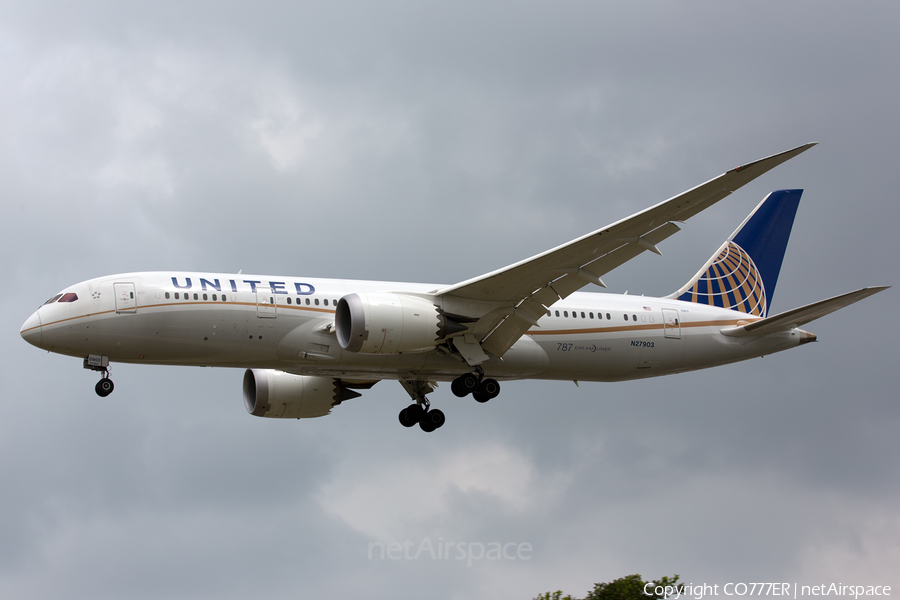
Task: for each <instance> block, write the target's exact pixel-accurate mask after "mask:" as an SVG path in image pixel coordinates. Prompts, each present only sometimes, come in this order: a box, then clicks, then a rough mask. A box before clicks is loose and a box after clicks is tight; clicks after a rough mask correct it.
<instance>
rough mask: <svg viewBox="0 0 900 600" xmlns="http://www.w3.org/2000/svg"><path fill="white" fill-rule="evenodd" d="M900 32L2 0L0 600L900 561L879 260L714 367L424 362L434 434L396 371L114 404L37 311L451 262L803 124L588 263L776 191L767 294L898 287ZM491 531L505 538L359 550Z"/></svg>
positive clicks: (687, 5) (164, 374) (727, 574)
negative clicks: (793, 341) (839, 306)
mask: <svg viewBox="0 0 900 600" xmlns="http://www.w3.org/2000/svg"><path fill="white" fill-rule="evenodd" d="M898 31H900V8H898V5H897V3H896V2H877V1H873V2H865V3H838V2H807V1H794V2H789V3H786V2H752V3H751V2H729V3H722V2H714V1H697V2H667V3H624V2H620V3H617V4H613V3H605V2H563V3H560V2H541V1H536V2H488V3H485V2H461V1H457V2H445V3H435V2H405V1H402V0H396V1H385V2H364V1H361V0H346V1H343V0H337V1H332V2H327V3H325V2H322V3H317V4H313V3H308V2H277V1H272V2H254V3H249V2H247V3H237V2H224V1H196V2H178V3H175V2H128V3H121V2H107V1H102V0H97V1H86V2H78V3H71V2H42V1H36V2H30V3H22V2H12V1H3V2H0V210H2V216H3V224H4V225H5V227H4V234H3V236H2V237H0V248H2V251H3V256H4V257H5V260H4V261H3V265H2V267H0V269H2V271H0V272H2V275H3V282H4V287H5V289H6V293H4V294H3V295H2V300H0V302H2V313H0V314H2V319H3V326H2V331H3V333H4V335H3V336H2V338H0V348H2V357H3V360H2V365H0V373H2V383H3V393H2V396H0V397H2V400H0V402H2V406H0V409H2V415H3V416H2V418H0V594H2V595H3V596H4V597H8V598H25V599H28V598H85V599H87V598H90V599H98V598H160V597H164V598H185V599H194V598H217V599H230V598H235V599H237V598H240V599H245V598H300V597H306V598H310V597H321V596H328V597H339V598H340V597H363V598H391V599H418V598H458V599H462V598H466V599H468V598H509V599H525V600H527V599H530V598H532V597H533V596H535V595H537V594H538V593H541V592H544V591H547V590H556V589H562V590H564V591H566V592H569V593H573V594H577V595H579V596H581V595H583V594H584V593H585V592H586V591H587V590H588V589H590V588H591V587H592V585H593V583H594V582H598V581H609V580H611V579H614V578H617V577H621V576H624V575H626V574H629V573H641V574H643V575H644V576H645V577H646V578H658V577H660V576H662V575H666V574H668V575H671V574H673V573H679V574H681V576H682V580H683V581H685V582H693V583H710V584H720V585H721V584H725V583H728V582H740V581H786V582H797V583H799V584H801V585H804V584H806V585H817V584H820V583H826V584H827V583H831V582H835V583H844V584H850V583H852V584H860V585H893V586H895V590H900V575H898V574H897V573H898V569H897V565H898V564H900V439H898V436H897V431H898V428H900V403H898V400H897V385H898V369H897V359H896V356H897V352H896V349H895V347H894V340H897V339H898V338H900V330H898V329H900V328H898V326H897V321H898V316H900V315H898V313H897V310H896V308H897V306H898V302H897V295H896V294H897V289H896V288H894V289H892V290H889V291H888V292H885V293H882V294H879V295H877V296H875V297H873V298H870V299H868V300H866V301H864V302H862V303H860V304H857V305H854V306H853V307H851V308H848V309H846V310H844V311H841V312H839V313H836V314H834V315H831V316H829V317H826V318H825V319H822V320H821V321H818V322H816V323H814V324H812V325H810V326H809V327H808V329H810V330H812V331H814V332H815V333H817V334H818V335H819V343H817V344H811V345H806V346H804V347H802V348H799V349H796V350H793V351H790V352H787V353H784V354H781V355H776V356H770V357H767V358H764V359H757V360H754V361H750V362H747V363H743V364H739V365H733V366H728V367H723V368H719V369H716V370H712V371H706V372H697V373H691V374H684V375H678V376H674V377H669V378H663V379H659V380H650V381H643V382H631V383H622V384H582V385H581V386H580V387H575V385H573V384H572V383H571V382H568V383H566V382H538V383H534V382H517V383H508V384H505V385H504V390H503V393H502V394H501V396H500V397H499V398H497V399H496V400H494V401H492V402H489V403H488V404H486V405H479V404H477V403H475V402H473V401H471V398H468V399H465V400H460V399H457V398H456V397H454V396H452V394H451V393H450V391H449V389H448V388H449V386H443V387H442V388H441V389H440V390H438V392H437V393H435V394H434V395H433V396H432V401H433V402H434V403H435V405H437V406H439V407H441V408H442V409H443V410H444V411H445V412H446V413H447V418H448V420H447V424H446V426H445V427H444V428H442V429H441V430H440V431H438V432H436V433H433V434H430V435H426V434H424V433H422V432H421V431H418V430H405V429H403V428H402V427H400V425H399V424H398V422H397V413H398V411H399V410H400V409H401V408H403V407H404V406H405V405H406V404H407V403H408V397H407V396H406V394H405V392H404V391H403V390H402V389H401V387H400V386H399V385H398V384H397V383H395V382H384V383H381V384H379V385H377V386H376V387H375V388H373V389H372V390H371V391H369V392H367V393H366V394H365V395H364V396H363V397H362V398H359V399H357V400H354V401H353V402H348V403H347V404H345V405H343V406H341V407H339V408H338V409H336V410H335V411H334V413H333V414H332V415H331V416H329V417H327V418H323V419H313V420H304V421H286V422H280V421H277V420H266V419H258V418H255V417H252V416H250V415H248V414H247V413H246V412H245V410H244V408H243V404H242V400H241V393H240V382H241V377H242V371H240V370H224V369H222V370H220V369H216V370H212V369H196V368H175V367H146V366H145V367H135V366H128V365H117V366H115V367H114V369H113V374H114V379H115V382H116V391H115V393H114V394H113V395H112V396H110V397H109V398H106V399H100V398H98V397H97V396H96V395H95V394H94V390H93V387H94V383H95V380H96V375H95V374H94V373H91V372H89V371H84V370H83V369H82V368H81V364H80V363H79V361H78V360H76V359H71V358H65V357H60V356H56V355H51V354H47V353H43V352H41V351H39V350H37V349H36V348H33V347H31V346H29V345H27V344H26V343H25V342H24V341H23V340H22V339H21V338H20V337H19V335H18V330H19V327H20V326H21V324H22V322H23V321H24V320H25V319H26V318H27V317H28V315H29V314H31V312H32V311H33V310H34V309H35V308H36V307H37V306H38V305H39V304H40V303H41V302H43V301H44V300H45V299H46V298H48V297H50V296H52V295H53V294H55V293H56V292H57V291H58V290H60V289H62V288H63V287H65V286H67V285H69V284H71V283H74V282H78V281H81V280H84V279H89V278H92V277H97V276H101V275H106V274H111V273H117V272H125V271H135V270H208V271H223V272H237V271H238V270H240V269H242V270H243V271H244V272H254V273H266V274H269V273H272V274H284V275H298V276H299V275H304V276H310V277H312V276H316V277H339V278H365V279H383V280H395V281H427V282H443V283H453V282H456V281H461V280H464V279H467V278H470V277H473V276H476V275H479V274H481V273H483V272H486V271H489V270H493V269H496V268H500V267H502V266H504V265H506V264H509V263H512V262H515V261H517V260H520V259H522V258H525V257H527V256H530V255H532V254H535V253H537V252H540V251H543V250H545V249H547V248H550V247H552V246H555V245H557V244H560V243H563V242H565V241H567V240H569V239H571V238H574V237H576V236H578V235H581V234H583V233H586V232H588V231H590V230H593V229H595V228H598V227H600V226H603V225H605V224H607V223H610V222H612V221H614V220H617V219H619V218H622V217H625V216H627V215H629V214H631V213H633V212H636V211H638V210H641V209H643V208H645V207H647V206H649V205H650V204H653V203H656V202H659V201H661V200H664V199H666V198H668V197H670V196H672V195H674V194H677V193H679V192H681V191H683V190H685V189H688V188H690V187H692V186H694V185H696V184H698V183H700V182H702V181H705V180H707V179H709V178H711V177H714V176H716V175H718V174H719V173H722V172H724V171H725V170H727V169H730V168H732V167H734V166H737V165H738V164H741V163H744V162H747V161H750V160H754V159H757V158H760V157H762V156H766V155H769V154H773V153H775V152H778V151H781V150H785V149H788V148H791V147H794V146H797V145H799V144H802V143H805V142H808V141H818V142H820V145H819V146H817V147H816V148H814V149H813V150H811V151H809V152H807V153H805V154H803V155H802V156H800V157H798V158H796V159H794V160H792V161H790V162H788V163H786V164H785V165H782V166H781V167H779V168H777V169H776V170H775V171H772V172H770V173H769V174H767V175H765V176H763V177H762V178H760V179H758V180H757V181H755V182H754V183H752V184H750V185H748V186H747V187H746V188H744V189H742V190H741V191H739V192H738V193H736V194H734V195H732V196H731V197H729V198H728V199H726V200H725V201H724V202H722V203H720V204H719V205H717V206H715V207H714V208H712V209H710V210H709V211H707V212H705V213H703V214H702V215H700V216H698V217H697V218H695V219H693V220H691V221H690V222H689V223H688V225H687V226H686V227H684V229H683V231H682V233H680V234H679V235H677V236H675V237H673V238H671V239H669V240H667V241H666V242H665V243H664V245H663V247H662V250H663V252H664V256H663V257H659V256H656V255H646V256H641V257H640V258H638V259H637V260H634V261H632V262H631V263H628V264H627V265H625V266H624V267H622V268H620V269H619V270H617V271H614V272H613V273H610V274H609V275H607V276H605V277H604V280H605V281H606V282H607V284H609V285H610V289H611V291H614V292H617V293H621V292H624V291H626V290H628V291H629V293H632V294H639V293H643V294H647V295H665V294H668V293H670V292H671V291H673V290H675V289H677V288H678V287H679V286H680V285H681V284H682V283H684V282H685V281H686V280H687V279H688V278H689V277H690V276H692V275H693V274H694V273H695V272H696V270H697V269H698V268H699V267H700V265H702V263H703V262H704V261H705V260H706V259H707V258H708V257H709V256H710V255H711V254H712V253H713V252H714V251H715V250H716V249H717V248H718V246H719V244H720V243H721V242H722V241H723V240H724V239H725V237H726V236H727V235H729V234H730V233H731V232H732V231H733V229H734V228H735V227H736V226H737V225H738V224H739V223H740V222H741V220H742V219H743V218H744V216H745V215H746V214H747V213H748V212H749V211H750V210H751V209H752V208H753V206H755V205H756V203H757V202H758V201H759V200H760V199H761V198H762V197H763V196H764V195H765V194H766V193H768V192H769V191H771V190H773V189H778V188H784V187H791V188H804V189H805V190H806V192H805V194H804V197H803V202H801V205H800V210H799V213H798V217H797V223H796V225H795V227H794V233H793V237H792V240H791V244H790V246H789V248H788V254H787V257H786V259H785V263H784V267H783V270H782V274H781V279H780V280H779V289H778V292H777V294H776V296H775V301H774V306H773V310H775V311H783V310H787V309H790V308H793V307H795V306H799V305H801V304H805V303H808V302H812V301H815V300H819V299H822V298H825V297H828V296H832V295H835V294H838V293H842V292H845V291H849V290H852V289H856V288H858V287H863V286H866V285H877V284H887V285H896V284H898V283H900V281H898V273H900V267H898V265H897V261H896V258H895V254H896V250H895V247H894V246H895V240H896V237H897V236H896V224H897V222H898V216H900V207H898V201H897V169H898V168H897V163H898V158H900V152H898V150H897V148H898V139H900V118H898V113H897V110H898V107H900V46H898V37H897V36H898ZM495 542H499V543H501V544H509V543H514V544H515V546H509V548H513V547H515V548H519V549H523V554H522V556H521V557H519V556H516V557H515V559H503V560H487V559H481V560H473V561H471V564H469V562H470V561H468V560H458V559H457V558H456V557H455V556H454V557H451V558H450V559H447V558H444V559H434V558H431V556H430V555H429V554H428V553H427V552H425V553H423V554H421V555H420V556H419V558H418V559H417V560H414V559H406V558H403V557H399V558H398V559H396V560H395V559H392V558H390V557H385V558H381V557H380V555H379V554H378V552H377V548H378V547H379V546H378V544H384V545H385V546H387V545H389V544H392V543H393V544H401V545H402V544H406V545H407V546H411V547H412V548H413V549H414V550H415V549H417V548H419V547H420V546H421V545H423V544H426V545H427V544H430V545H431V546H432V547H434V548H435V549H436V548H437V547H438V546H439V545H440V544H446V543H454V544H457V545H460V544H463V545H465V546H463V547H465V548H467V549H468V550H470V551H472V550H473V549H475V550H474V552H475V553H476V554H477V548H478V545H479V544H481V545H484V546H485V547H486V548H487V546H488V544H490V543H495ZM373 545H374V547H375V548H376V552H375V554H374V556H370V548H372V547H373ZM508 555H510V553H509V552H508Z"/></svg>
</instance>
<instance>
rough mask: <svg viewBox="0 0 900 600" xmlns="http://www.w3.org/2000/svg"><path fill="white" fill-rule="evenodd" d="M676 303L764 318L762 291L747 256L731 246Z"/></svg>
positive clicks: (763, 293) (764, 309)
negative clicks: (683, 302)
mask: <svg viewBox="0 0 900 600" xmlns="http://www.w3.org/2000/svg"><path fill="white" fill-rule="evenodd" d="M678 299H679V300H685V301H687V302H694V303H696V304H708V305H710V306H719V307H721V308H730V309H731V310H736V311H740V312H743V313H747V314H751V315H756V316H758V317H765V316H766V311H767V308H768V307H767V306H766V290H765V286H764V285H763V280H762V276H761V275H760V273H759V269H757V268H756V264H755V263H754V262H753V259H752V258H750V255H749V254H747V252H745V251H744V249H743V248H741V247H740V246H738V245H737V244H735V243H734V242H726V243H725V245H724V246H723V247H722V250H721V251H720V252H719V254H718V255H717V256H716V257H715V259H714V260H713V262H712V263H711V264H710V265H709V268H708V269H707V270H706V272H705V273H703V274H702V275H701V276H700V277H698V278H697V279H696V280H695V281H694V284H693V285H692V286H691V287H690V288H688V289H687V291H685V292H684V293H683V294H682V295H681V296H679V298H678Z"/></svg>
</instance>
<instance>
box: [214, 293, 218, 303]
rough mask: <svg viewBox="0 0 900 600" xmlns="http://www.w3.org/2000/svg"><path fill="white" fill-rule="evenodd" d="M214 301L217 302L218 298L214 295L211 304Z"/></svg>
mask: <svg viewBox="0 0 900 600" xmlns="http://www.w3.org/2000/svg"><path fill="white" fill-rule="evenodd" d="M216 300H218V298H217V297H216V295H215V294H213V302H215V301H216Z"/></svg>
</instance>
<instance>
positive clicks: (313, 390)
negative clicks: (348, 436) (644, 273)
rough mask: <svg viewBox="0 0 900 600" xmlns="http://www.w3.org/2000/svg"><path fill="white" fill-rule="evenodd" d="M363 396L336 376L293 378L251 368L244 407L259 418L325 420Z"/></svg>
mask: <svg viewBox="0 0 900 600" xmlns="http://www.w3.org/2000/svg"><path fill="white" fill-rule="evenodd" d="M359 395H360V394H359V393H358V392H354V391H351V390H348V389H347V388H345V387H344V386H343V385H341V382H340V381H339V380H337V379H334V378H332V377H313V376H309V375H292V374H291V373H285V372H284V371H276V370H274V369H247V371H246V372H245V373H244V406H245V407H247V412H248V413H250V414H251V415H254V416H257V417H272V418H280V419H303V418H309V417H323V416H325V415H327V414H328V413H329V412H331V407H332V406H334V405H336V404H340V403H341V401H343V400H346V399H348V398H352V397H354V396H359Z"/></svg>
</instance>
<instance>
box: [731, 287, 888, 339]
mask: <svg viewBox="0 0 900 600" xmlns="http://www.w3.org/2000/svg"><path fill="white" fill-rule="evenodd" d="M889 287H891V286H889V285H883V286H877V287H867V288H862V289H860V290H856V291H855V292H848V293H846V294H841V295H840V296H835V297H834V298H828V299H827V300H819V301H818V302H813V303H812V304H807V305H806V306H801V307H800V308H795V309H793V310H789V311H787V312H783V313H781V314H777V315H775V316H772V317H768V318H766V319H760V320H759V321H754V322H753V323H749V324H747V325H741V326H740V327H727V328H725V329H723V330H722V333H723V334H724V335H728V336H735V337H742V336H745V335H765V334H767V333H775V332H777V331H789V330H791V329H794V328H795V327H800V326H801V325H804V324H806V323H809V322H810V321H815V320H816V319H819V318H821V317H824V316H825V315H828V314H831V313H833V312H834V311H836V310H840V309H842V308H844V307H846V306H850V305H851V304H853V303H854V302H859V301H860V300H862V299H863V298H868V297H869V296H871V295H873V294H877V293H878V292H881V291H884V290H886V289H888V288H889Z"/></svg>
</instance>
